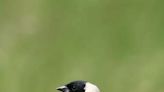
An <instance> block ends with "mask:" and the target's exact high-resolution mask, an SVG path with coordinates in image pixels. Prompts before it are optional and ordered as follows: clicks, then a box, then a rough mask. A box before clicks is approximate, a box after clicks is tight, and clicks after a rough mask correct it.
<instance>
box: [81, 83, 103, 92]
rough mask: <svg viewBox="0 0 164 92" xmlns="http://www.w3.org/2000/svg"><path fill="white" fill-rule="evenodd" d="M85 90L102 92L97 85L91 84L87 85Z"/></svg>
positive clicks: (86, 91)
mask: <svg viewBox="0 0 164 92" xmlns="http://www.w3.org/2000/svg"><path fill="white" fill-rule="evenodd" d="M84 89H85V92H100V90H99V88H98V87H97V86H96V85H94V84H92V83H89V82H87V83H86V84H85V88H84Z"/></svg>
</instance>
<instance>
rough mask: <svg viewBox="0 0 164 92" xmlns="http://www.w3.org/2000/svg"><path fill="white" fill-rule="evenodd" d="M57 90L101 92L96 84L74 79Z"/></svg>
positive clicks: (62, 91)
mask: <svg viewBox="0 0 164 92" xmlns="http://www.w3.org/2000/svg"><path fill="white" fill-rule="evenodd" d="M57 90H59V91H61V92H100V90H99V88H98V87H97V86H96V85H94V84H92V83H90V82H87V81H73V82H70V83H68V84H66V85H64V86H61V87H58V88H57Z"/></svg>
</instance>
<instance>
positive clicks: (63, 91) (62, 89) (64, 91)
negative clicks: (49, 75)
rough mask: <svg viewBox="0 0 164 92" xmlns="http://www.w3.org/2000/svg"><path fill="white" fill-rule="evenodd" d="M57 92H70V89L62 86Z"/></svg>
mask: <svg viewBox="0 0 164 92" xmlns="http://www.w3.org/2000/svg"><path fill="white" fill-rule="evenodd" d="M56 89H57V90H59V91H62V92H68V91H67V90H68V88H67V87H66V86H61V87H58V88H56Z"/></svg>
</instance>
